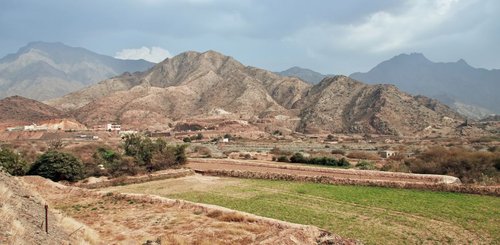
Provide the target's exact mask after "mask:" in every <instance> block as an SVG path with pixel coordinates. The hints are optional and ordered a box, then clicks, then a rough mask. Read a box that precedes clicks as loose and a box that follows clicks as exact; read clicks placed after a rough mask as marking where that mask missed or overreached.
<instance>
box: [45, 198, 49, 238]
mask: <svg viewBox="0 0 500 245" xmlns="http://www.w3.org/2000/svg"><path fill="white" fill-rule="evenodd" d="M45 233H47V234H48V233H49V205H47V204H45Z"/></svg>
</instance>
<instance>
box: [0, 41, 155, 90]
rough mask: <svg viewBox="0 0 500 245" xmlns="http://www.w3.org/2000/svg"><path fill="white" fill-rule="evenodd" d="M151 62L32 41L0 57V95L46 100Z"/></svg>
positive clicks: (147, 66) (143, 67) (149, 64)
mask: <svg viewBox="0 0 500 245" xmlns="http://www.w3.org/2000/svg"><path fill="white" fill-rule="evenodd" d="M153 65H154V64H153V63H150V62H147V61H144V60H119V59H115V58H113V57H109V56H105V55H100V54H96V53H93V52H91V51H89V50H86V49H83V48H75V47H69V46H66V45H64V44H62V43H46V42H33V43H29V44H28V45H26V46H25V47H22V48H21V49H19V51H18V52H17V53H15V54H10V55H7V56H6V57H4V58H2V59H0V98H4V97H8V96H12V95H21V96H24V97H28V98H32V99H37V100H46V99H50V98H55V97H59V96H62V95H65V94H67V93H69V92H73V91H76V90H78V89H81V88H83V87H85V86H88V85H91V84H94V83H96V82H98V81H101V80H103V79H106V78H110V77H112V76H116V75H118V74H121V73H123V72H126V71H129V72H136V71H144V70H146V69H148V68H150V67H152V66H153Z"/></svg>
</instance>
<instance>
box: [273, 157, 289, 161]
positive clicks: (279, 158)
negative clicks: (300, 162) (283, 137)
mask: <svg viewBox="0 0 500 245" xmlns="http://www.w3.org/2000/svg"><path fill="white" fill-rule="evenodd" d="M276 161H278V162H290V161H289V160H288V157H287V156H279V157H278V158H277V159H276Z"/></svg>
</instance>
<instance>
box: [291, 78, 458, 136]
mask: <svg viewBox="0 0 500 245" xmlns="http://www.w3.org/2000/svg"><path fill="white" fill-rule="evenodd" d="M295 107H297V108H302V113H301V122H300V125H299V127H298V129H299V131H305V132H318V131H320V130H325V129H326V130H328V131H331V132H339V133H341V132H348V133H377V134H390V135H411V134H414V133H416V132H418V131H421V130H423V129H424V128H426V127H428V126H430V125H446V124H449V125H450V126H451V125H453V123H456V122H454V120H453V118H455V119H458V118H460V117H459V116H458V115H457V114H456V113H454V112H453V111H452V110H450V109H449V108H448V107H446V106H444V105H442V104H440V103H439V102H437V101H435V100H431V99H429V98H426V97H422V96H419V97H414V96H411V95H409V94H406V93H403V92H401V91H399V90H398V89H397V88H396V87H395V86H393V85H386V84H384V85H367V84H363V83H361V82H358V81H356V80H353V79H350V78H348V77H345V76H335V77H332V78H326V79H324V80H323V81H321V83H319V84H318V85H316V86H314V87H313V88H311V90H310V91H309V93H308V95H307V96H306V97H304V98H303V99H302V100H300V101H299V102H298V103H297V104H296V105H295Z"/></svg>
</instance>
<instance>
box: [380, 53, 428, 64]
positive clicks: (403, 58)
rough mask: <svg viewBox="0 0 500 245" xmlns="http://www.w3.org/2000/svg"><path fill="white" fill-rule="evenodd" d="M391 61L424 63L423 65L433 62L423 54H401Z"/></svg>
mask: <svg viewBox="0 0 500 245" xmlns="http://www.w3.org/2000/svg"><path fill="white" fill-rule="evenodd" d="M390 61H396V62H423V63H430V62H431V61H430V60H429V59H427V57H425V56H424V54H422V53H416V52H414V53H410V54H405V53H403V54H400V55H397V56H394V57H393V58H392V59H390Z"/></svg>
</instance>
